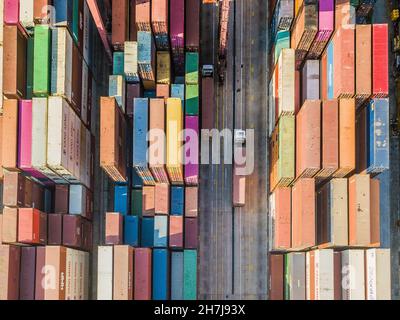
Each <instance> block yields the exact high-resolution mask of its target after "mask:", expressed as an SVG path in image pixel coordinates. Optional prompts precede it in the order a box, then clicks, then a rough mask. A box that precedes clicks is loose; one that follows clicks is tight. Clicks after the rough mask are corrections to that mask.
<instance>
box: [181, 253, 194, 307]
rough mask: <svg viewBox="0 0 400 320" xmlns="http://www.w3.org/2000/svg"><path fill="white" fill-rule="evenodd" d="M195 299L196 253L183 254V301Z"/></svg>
mask: <svg viewBox="0 0 400 320" xmlns="http://www.w3.org/2000/svg"><path fill="white" fill-rule="evenodd" d="M196 299H197V251H196V250H185V251H184V252H183V300H196Z"/></svg>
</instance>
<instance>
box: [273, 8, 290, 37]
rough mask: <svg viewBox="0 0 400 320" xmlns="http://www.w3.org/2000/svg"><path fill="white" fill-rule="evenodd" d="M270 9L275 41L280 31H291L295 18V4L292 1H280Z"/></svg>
mask: <svg viewBox="0 0 400 320" xmlns="http://www.w3.org/2000/svg"><path fill="white" fill-rule="evenodd" d="M270 8H271V11H270V13H271V14H272V15H271V17H272V21H271V31H272V38H273V39H274V38H275V34H276V33H277V32H278V31H279V30H290V27H291V25H292V22H293V18H294V3H293V1H290V0H278V1H275V4H271V7H270ZM274 8H275V10H274Z"/></svg>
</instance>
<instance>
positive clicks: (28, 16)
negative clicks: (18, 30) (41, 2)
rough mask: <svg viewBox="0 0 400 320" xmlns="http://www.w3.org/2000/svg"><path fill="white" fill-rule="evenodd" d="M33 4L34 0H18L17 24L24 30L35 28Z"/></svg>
mask: <svg viewBox="0 0 400 320" xmlns="http://www.w3.org/2000/svg"><path fill="white" fill-rule="evenodd" d="M33 2H34V0H19V22H20V23H21V25H22V26H23V27H24V28H26V29H31V28H33V27H34V26H35V22H34V20H33Z"/></svg>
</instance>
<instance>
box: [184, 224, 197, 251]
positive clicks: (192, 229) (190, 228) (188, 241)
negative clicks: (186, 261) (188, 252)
mask: <svg viewBox="0 0 400 320" xmlns="http://www.w3.org/2000/svg"><path fill="white" fill-rule="evenodd" d="M197 243H198V220H197V218H185V248H186V249H197Z"/></svg>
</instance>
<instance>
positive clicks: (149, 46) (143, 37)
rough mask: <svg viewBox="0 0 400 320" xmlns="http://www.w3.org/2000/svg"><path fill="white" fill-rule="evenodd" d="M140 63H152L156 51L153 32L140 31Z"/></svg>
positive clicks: (138, 36) (138, 37) (138, 34)
mask: <svg viewBox="0 0 400 320" xmlns="http://www.w3.org/2000/svg"><path fill="white" fill-rule="evenodd" d="M137 39H138V40H137V41H138V63H139V64H148V65H151V64H152V61H151V60H152V57H153V54H154V51H155V45H154V41H153V36H152V34H151V32H147V31H138V33H137Z"/></svg>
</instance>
